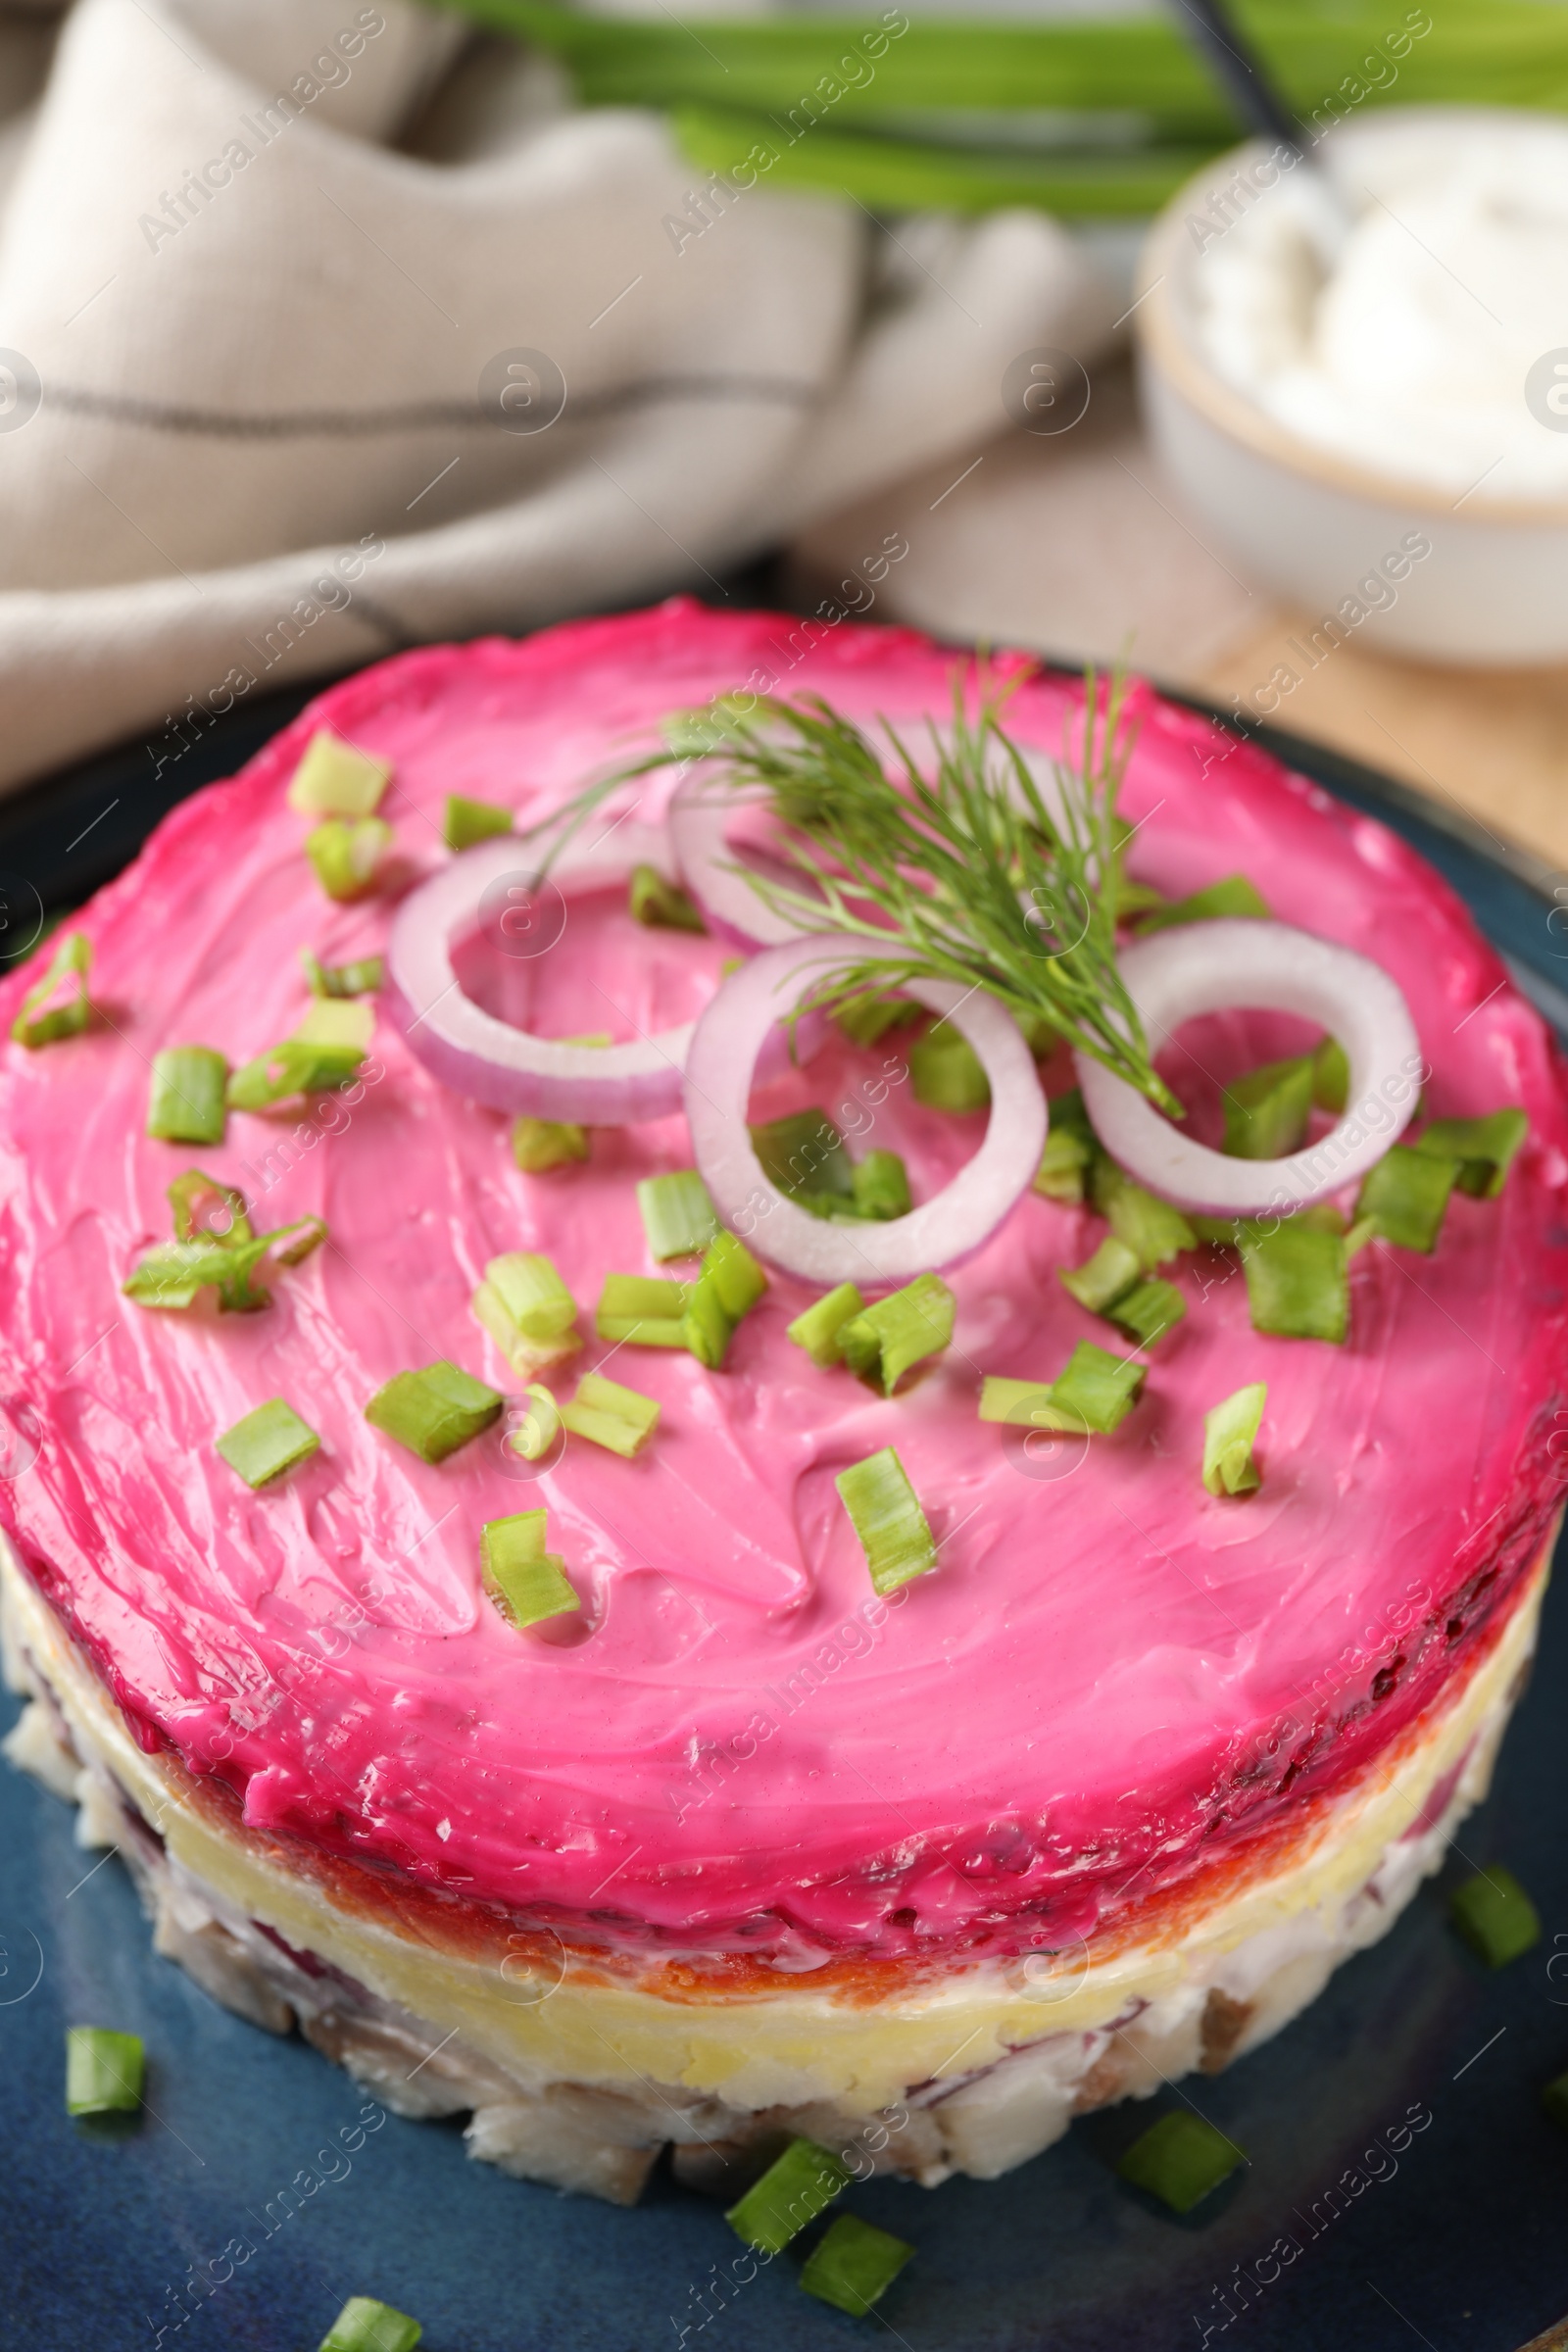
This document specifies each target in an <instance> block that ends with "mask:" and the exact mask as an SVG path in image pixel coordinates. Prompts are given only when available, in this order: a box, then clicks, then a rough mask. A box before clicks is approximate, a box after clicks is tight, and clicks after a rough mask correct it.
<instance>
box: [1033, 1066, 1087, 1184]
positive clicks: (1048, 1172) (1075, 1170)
mask: <svg viewBox="0 0 1568 2352" xmlns="http://www.w3.org/2000/svg"><path fill="white" fill-rule="evenodd" d="M1050 1107H1051V1130H1050V1133H1049V1134H1048V1135H1047V1137H1046V1148H1045V1151H1044V1152H1043V1153H1042V1154H1041V1159H1040V1166H1039V1169H1038V1171H1037V1172H1036V1175H1035V1180H1034V1181H1035V1191H1036V1192H1037V1193H1044V1194H1045V1196H1046V1198H1047V1200H1048V1201H1069V1202H1070V1203H1071V1204H1072V1205H1073V1206H1074V1207H1076V1206H1077V1204H1078V1202H1079V1201H1082V1199H1083V1197H1084V1182H1085V1178H1086V1176H1087V1174H1088V1171H1089V1169H1090V1168H1091V1167H1092V1166H1093V1165H1094V1162H1095V1158H1096V1154H1097V1153H1098V1152H1099V1150H1100V1146H1099V1144H1098V1143H1097V1142H1096V1140H1095V1131H1094V1129H1093V1128H1092V1127H1091V1126H1090V1124H1089V1113H1088V1112H1087V1111H1086V1110H1085V1108H1084V1099H1083V1096H1082V1095H1081V1094H1080V1093H1079V1092H1078V1089H1077V1088H1076V1087H1072V1088H1071V1089H1069V1091H1068V1092H1067V1093H1066V1094H1064V1095H1053V1096H1052V1098H1051V1105H1050Z"/></svg>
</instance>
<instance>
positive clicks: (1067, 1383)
mask: <svg viewBox="0 0 1568 2352" xmlns="http://www.w3.org/2000/svg"><path fill="white" fill-rule="evenodd" d="M1148 1377H1149V1367H1148V1366H1147V1364H1139V1363H1135V1362H1134V1361H1133V1360H1132V1359H1131V1357H1128V1356H1120V1355H1111V1354H1110V1353H1109V1352H1108V1350H1107V1349H1105V1348H1097V1347H1096V1346H1095V1343H1094V1341H1093V1340H1080V1341H1079V1343H1078V1345H1077V1347H1076V1348H1074V1349H1073V1351H1072V1353H1071V1355H1070V1356H1069V1357H1068V1358H1067V1366H1066V1370H1065V1371H1063V1372H1058V1373H1057V1375H1056V1377H1055V1379H1054V1381H1053V1382H1052V1384H1051V1408H1052V1411H1053V1412H1054V1413H1059V1414H1060V1416H1061V1426H1062V1428H1063V1429H1077V1430H1093V1431H1095V1432H1096V1433H1097V1434H1098V1435H1099V1436H1101V1437H1104V1438H1108V1437H1109V1435H1110V1433H1111V1431H1112V1430H1113V1429H1118V1428H1119V1427H1120V1426H1121V1424H1122V1422H1123V1421H1125V1420H1126V1418H1127V1415H1128V1414H1129V1413H1130V1412H1131V1411H1132V1409H1133V1406H1134V1405H1135V1404H1136V1403H1137V1402H1138V1398H1139V1396H1140V1394H1141V1392H1142V1390H1143V1386H1144V1382H1145V1381H1146V1380H1147V1379H1148Z"/></svg>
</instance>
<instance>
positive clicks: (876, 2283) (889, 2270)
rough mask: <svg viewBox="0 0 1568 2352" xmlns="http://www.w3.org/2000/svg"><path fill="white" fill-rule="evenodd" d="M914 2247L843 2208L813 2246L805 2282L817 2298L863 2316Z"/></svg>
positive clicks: (802, 2277)
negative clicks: (846, 2211)
mask: <svg viewBox="0 0 1568 2352" xmlns="http://www.w3.org/2000/svg"><path fill="white" fill-rule="evenodd" d="M913 2252H914V2248H913V2247H912V2246H911V2245H907V2244H906V2242H905V2240H904V2239H903V2238H902V2237H895V2236H894V2235H893V2232H892V2231H891V2230H890V2229H877V2228H876V2226H875V2224H874V2223H872V2222H862V2221H861V2220H860V2219H859V2217H858V2215H857V2214H853V2213H841V2214H840V2215H839V2216H838V2219H837V2220H836V2221H835V2222H834V2223H833V2224H832V2226H831V2227H830V2228H829V2229H827V2230H826V2231H825V2233H824V2234H823V2235H822V2236H821V2237H820V2238H819V2239H818V2240H817V2242H816V2244H815V2245H814V2246H813V2247H812V2249H811V2252H810V2254H809V2257H808V2258H807V2263H806V2267H805V2269H804V2270H803V2271H802V2273H801V2284H802V2286H804V2287H805V2289H806V2291H807V2293H808V2294H809V2295H815V2296H816V2298H817V2300H818V2301H819V2302H821V2303H832V2304H836V2305H837V2307H838V2309H839V2310H840V2311H847V2312H848V2313H849V2314H850V2317H851V2318H852V2319H855V2320H863V2319H864V2317H865V2315H866V2313H867V2312H868V2311H869V2310H870V2308H871V2306H872V2304H873V2303H877V2302H880V2300H881V2298H882V2297H883V2296H884V2295H885V2294H886V2293H887V2290H888V2288H889V2287H890V2286H891V2285H892V2284H893V2281H894V2279H895V2278H897V2277H898V2275H899V2273H900V2272H901V2271H902V2270H903V2268H904V2266H905V2264H906V2263H907V2261H908V2260H909V2258H910V2257H911V2255H912V2254H913Z"/></svg>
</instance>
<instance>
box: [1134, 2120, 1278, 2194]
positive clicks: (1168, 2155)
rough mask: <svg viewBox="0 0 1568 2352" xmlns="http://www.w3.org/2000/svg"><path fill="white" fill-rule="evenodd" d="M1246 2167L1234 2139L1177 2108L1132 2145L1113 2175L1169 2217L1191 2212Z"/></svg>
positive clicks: (1245, 2159)
mask: <svg viewBox="0 0 1568 2352" xmlns="http://www.w3.org/2000/svg"><path fill="white" fill-rule="evenodd" d="M1246 2162H1247V2158H1246V2156H1245V2155H1244V2154H1243V2152H1242V2150H1241V2149H1240V2148H1239V2147H1238V2146H1237V2145H1236V2142H1235V2141H1234V2140H1233V2139H1227V2138H1226V2136H1225V2134H1224V2132H1223V2131H1215V2129H1214V2126H1213V2125H1212V2124H1205V2123H1204V2121H1203V2119H1202V2117H1201V2115H1195V2114H1194V2113H1193V2110H1192V2109H1191V2108H1190V2107H1177V2108H1174V2109H1173V2110H1172V2111H1171V2113H1170V2114H1169V2115H1162V2116H1161V2117H1160V2119H1159V2121H1158V2123H1157V2124H1151V2125H1150V2127H1149V2130H1148V2131H1145V2132H1144V2133H1143V2134H1142V2136H1141V2137H1140V2138H1138V2139H1135V2140H1134V2141H1133V2144H1132V2146H1131V2147H1130V2148H1129V2149H1128V2150H1127V2152H1126V2154H1125V2155H1124V2156H1123V2158H1122V2160H1121V2162H1120V2163H1119V2164H1118V2165H1117V2167H1116V2171H1117V2173H1118V2175H1119V2176H1120V2178H1121V2179H1122V2180H1130V2181H1131V2183H1132V2185H1133V2186H1134V2188H1142V2189H1146V2190H1147V2191H1148V2192H1149V2194H1150V2195H1151V2196H1152V2197H1158V2198H1159V2200H1160V2202H1161V2204H1163V2205H1168V2206H1169V2207H1170V2209H1171V2211H1172V2213H1191V2212H1192V2210H1193V2207H1194V2206H1195V2205H1201V2203H1202V2201H1203V2199H1204V2198H1205V2197H1206V2196H1208V2195H1210V2194H1211V2192H1212V2191H1213V2190H1214V2189H1216V2188H1218V2186H1219V2184H1220V2182H1221V2181H1222V2180H1229V2179H1230V2177H1231V2175H1232V2173H1234V2172H1235V2171H1236V2169H1237V2167H1238V2166H1239V2165H1243V2164H1245V2163H1246Z"/></svg>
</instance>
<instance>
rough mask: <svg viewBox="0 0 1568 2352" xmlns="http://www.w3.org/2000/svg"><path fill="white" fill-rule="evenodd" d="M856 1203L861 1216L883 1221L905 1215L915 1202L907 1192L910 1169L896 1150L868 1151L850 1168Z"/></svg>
mask: <svg viewBox="0 0 1568 2352" xmlns="http://www.w3.org/2000/svg"><path fill="white" fill-rule="evenodd" d="M852 1181H853V1183H854V1186H855V1205H856V1207H857V1208H858V1211H859V1213H860V1215H861V1216H862V1217H874V1218H876V1219H877V1220H878V1221H880V1222H886V1220H887V1219H889V1218H890V1217H907V1215H908V1213H909V1210H910V1209H911V1208H912V1207H913V1205H914V1203H913V1201H912V1200H911V1198H910V1195H909V1172H908V1170H907V1168H906V1166H905V1164H904V1162H903V1160H902V1159H901V1158H900V1157H899V1154H898V1153H897V1152H867V1153H866V1155H865V1157H864V1158H863V1159H862V1160H858V1161H857V1163H856V1166H855V1168H854V1170H853V1172H852Z"/></svg>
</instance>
